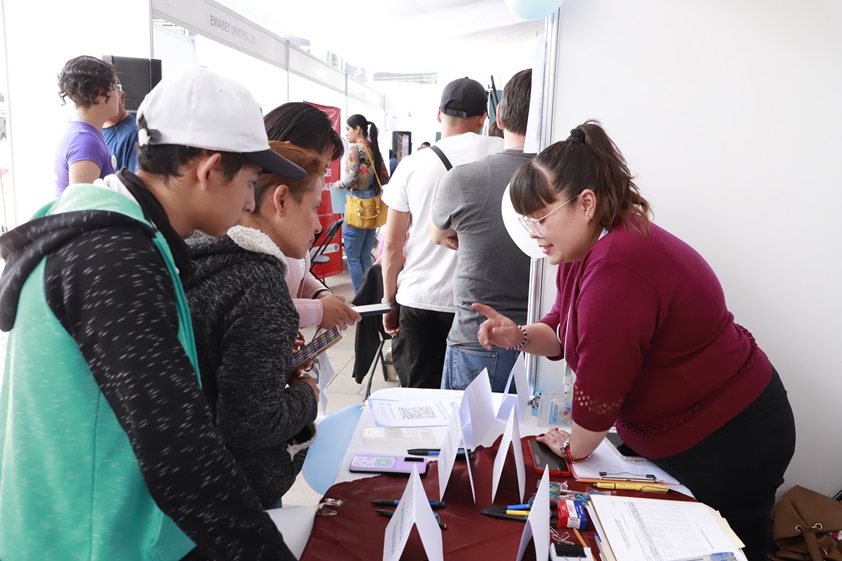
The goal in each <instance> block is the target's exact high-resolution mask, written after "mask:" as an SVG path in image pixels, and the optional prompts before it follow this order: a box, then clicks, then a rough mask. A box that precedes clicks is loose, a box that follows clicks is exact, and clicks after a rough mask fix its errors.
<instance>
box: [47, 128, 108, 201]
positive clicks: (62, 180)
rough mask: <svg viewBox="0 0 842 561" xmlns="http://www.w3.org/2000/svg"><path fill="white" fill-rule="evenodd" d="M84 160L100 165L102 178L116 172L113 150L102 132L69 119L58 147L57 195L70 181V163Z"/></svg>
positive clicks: (56, 161)
mask: <svg viewBox="0 0 842 561" xmlns="http://www.w3.org/2000/svg"><path fill="white" fill-rule="evenodd" d="M83 160H90V161H92V162H93V163H95V164H96V165H98V166H99V170H100V171H99V176H100V178H102V177H105V176H106V175H111V174H112V173H115V170H114V165H113V164H112V158H111V152H109V151H108V145H106V144H105V138H103V136H102V133H101V132H99V131H98V130H97V129H96V128H95V127H92V126H91V125H89V124H88V123H85V122H83V121H68V123H67V128H66V129H65V130H64V134H62V136H61V139H59V142H58V147H57V148H56V160H55V173H56V196H58V195H61V193H62V192H63V191H64V190H65V189H67V184H68V183H70V164H72V163H75V162H81V161H83Z"/></svg>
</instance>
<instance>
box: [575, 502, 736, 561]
mask: <svg viewBox="0 0 842 561" xmlns="http://www.w3.org/2000/svg"><path fill="white" fill-rule="evenodd" d="M588 512H589V514H590V517H591V520H592V521H593V523H594V527H595V528H596V533H597V543H598V545H599V550H600V553H601V554H602V557H603V558H604V559H605V561H678V560H682V559H692V558H698V557H702V556H706V555H714V554H725V557H728V554H730V555H733V558H734V559H736V560H738V561H746V557H745V554H743V552H742V549H741V548H742V547H743V543H742V542H741V541H740V539H739V538H738V537H737V535H736V534H735V533H734V532H733V530H731V528H730V526H728V523H727V522H726V521H725V519H724V518H722V516H720V514H719V513H718V512H716V511H715V510H713V509H712V508H710V507H709V506H707V505H706V504H703V503H691V502H683V501H666V500H662V499H642V498H636V497H618V496H613V495H592V496H591V504H590V505H589V506H588ZM720 557H721V556H720Z"/></svg>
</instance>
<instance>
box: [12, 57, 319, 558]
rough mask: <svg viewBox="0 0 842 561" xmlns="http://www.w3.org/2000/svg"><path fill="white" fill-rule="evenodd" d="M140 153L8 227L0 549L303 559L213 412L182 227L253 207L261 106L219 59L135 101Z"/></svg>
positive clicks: (286, 169)
mask: <svg viewBox="0 0 842 561" xmlns="http://www.w3.org/2000/svg"><path fill="white" fill-rule="evenodd" d="M138 120H139V123H140V131H139V145H140V157H139V169H138V172H137V175H135V174H133V173H131V172H130V171H128V170H123V171H121V172H120V174H119V175H112V176H109V177H108V178H106V181H105V183H104V184H102V185H74V186H71V187H69V188H68V189H67V190H66V191H65V192H64V194H63V195H62V196H61V197H60V198H59V199H58V200H57V201H55V202H53V203H51V204H49V205H47V206H46V207H44V208H43V209H41V210H40V211H39V212H38V213H37V215H36V217H35V218H34V219H33V220H32V221H30V222H28V223H26V224H24V225H22V226H20V227H18V228H16V229H15V230H12V231H11V232H9V233H7V234H6V235H4V236H3V237H2V238H0V256H2V258H4V259H6V267H5V270H4V271H3V276H2V279H0V329H3V330H4V331H9V332H10V333H9V338H8V345H7V356H6V365H5V367H6V370H5V376H4V378H3V382H2V386H1V387H0V419H2V420H3V421H2V422H3V430H2V431H0V559H3V560H4V561H14V560H17V559H70V558H84V559H88V560H91V561H105V560H110V559H152V558H154V559H160V560H162V561H165V560H173V561H175V560H178V559H183V558H185V557H187V558H190V559H202V558H212V559H219V560H221V559H243V560H245V559H248V560H256V559H267V560H268V559H273V560H274V559H283V560H287V559H294V557H293V555H292V553H291V552H290V551H289V549H288V548H287V546H286V545H285V543H284V540H283V538H282V536H281V534H280V533H279V532H278V530H277V529H276V528H275V526H274V524H273V523H272V522H271V520H270V519H269V517H268V516H267V515H266V514H265V513H264V512H263V511H262V510H261V508H260V503H259V502H258V500H257V497H256V496H255V495H254V493H253V492H252V490H251V489H250V488H249V486H248V483H247V482H246V479H245V478H244V476H243V475H242V473H241V471H240V470H239V468H238V467H237V465H236V463H235V462H234V459H233V458H232V456H231V454H230V453H229V452H228V451H227V450H226V448H225V446H224V444H223V442H222V439H221V438H220V437H219V435H218V433H217V432H216V430H215V429H214V425H213V422H212V419H211V414H210V410H209V408H208V406H207V402H206V401H205V398H204V396H203V395H202V390H201V388H200V387H199V382H198V374H197V371H196V351H195V344H194V341H193V333H192V327H191V322H190V314H189V311H188V307H187V301H186V299H185V297H184V291H183V288H182V285H181V280H180V278H179V275H185V274H187V273H189V270H190V260H189V252H188V250H187V247H186V244H185V243H184V241H183V239H182V238H183V237H184V236H186V235H187V234H188V233H189V232H191V231H192V230H200V231H203V232H206V233H208V234H213V235H222V234H224V233H225V232H226V231H227V230H228V228H229V227H231V226H233V225H234V224H236V223H237V221H238V220H239V219H240V218H241V217H242V215H243V212H245V211H248V210H250V209H252V208H253V206H254V193H253V185H254V182H255V181H256V179H257V176H258V174H259V173H260V171H261V169H263V170H266V171H270V172H272V173H275V174H278V175H281V176H285V177H291V178H298V177H302V176H303V175H304V172H303V170H301V168H299V167H298V166H295V165H293V164H292V163H290V162H289V161H288V160H286V159H284V158H282V157H281V156H280V155H278V154H277V153H275V152H274V151H272V150H270V149H269V145H268V140H267V138H266V132H265V130H264V127H263V120H262V118H261V113H260V108H259V106H258V105H257V102H256V101H255V100H254V98H252V96H251V95H250V94H249V93H248V91H247V90H246V89H245V88H243V87H242V86H241V85H239V84H237V83H235V82H232V81H230V80H228V79H225V78H223V77H221V76H218V75H216V74H214V73H212V72H210V71H208V70H206V69H204V68H200V67H187V68H184V69H180V70H177V71H175V72H173V73H171V74H169V75H168V76H167V77H165V78H164V80H162V81H161V83H160V84H158V86H156V87H155V89H154V90H153V91H152V92H151V93H150V94H149V95H148V96H147V97H146V99H145V100H144V102H143V104H142V105H141V106H140V109H139V111H138Z"/></svg>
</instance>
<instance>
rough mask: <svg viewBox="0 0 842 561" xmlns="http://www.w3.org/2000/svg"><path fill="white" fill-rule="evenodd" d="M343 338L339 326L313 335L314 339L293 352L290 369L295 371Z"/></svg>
mask: <svg viewBox="0 0 842 561" xmlns="http://www.w3.org/2000/svg"><path fill="white" fill-rule="evenodd" d="M341 338H342V334H341V333H340V332H339V328H338V327H332V328H330V329H328V330H327V331H324V332H323V333H321V334H319V335H317V336H316V337H313V340H312V341H310V342H309V343H307V344H306V345H304V346H303V347H301V348H300V349H297V350H295V351H294V352H293V353H292V362H291V364H290V368H289V371H290V372H295V371H296V370H298V369H299V368H301V366H302V365H303V364H304V363H306V362H307V361H309V360H313V359H314V358H316V356H318V355H319V354H321V353H322V352H324V351H326V350H327V349H329V348H330V347H332V346H333V345H335V344H336V343H337V341H339V340H340V339H341Z"/></svg>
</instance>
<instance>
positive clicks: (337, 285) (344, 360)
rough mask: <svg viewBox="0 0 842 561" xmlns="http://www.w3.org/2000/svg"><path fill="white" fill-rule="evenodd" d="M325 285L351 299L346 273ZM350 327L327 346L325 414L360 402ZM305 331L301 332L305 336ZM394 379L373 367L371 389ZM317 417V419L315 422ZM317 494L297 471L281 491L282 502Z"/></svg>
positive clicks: (314, 498)
mask: <svg viewBox="0 0 842 561" xmlns="http://www.w3.org/2000/svg"><path fill="white" fill-rule="evenodd" d="M325 282H326V284H327V285H328V287H329V288H330V289H331V290H332V291H333V293H334V294H339V295H341V296H344V297H345V299H346V301H349V302H350V300H351V298H353V295H354V288H353V286H352V285H351V277H350V276H348V274H347V273H343V274H341V275H336V276H333V277H329V278H327V279H326V280H325ZM354 332H355V330H354V328H353V327H350V328H348V329H347V330H345V331H343V332H342V339H341V340H340V341H339V342H338V343H336V344H335V345H334V346H333V347H331V348H329V349H328V350H327V355H328V358H329V359H330V364H331V366H333V369H334V370H335V371H336V377H335V378H334V379H333V381H332V382H331V383H330V384H329V385H328V387H327V395H328V407H327V414H328V415H329V414H331V413H333V412H334V411H338V410H339V409H342V408H343V407H346V406H348V405H351V404H354V403H359V404H361V403H362V402H363V397H364V396H365V389H366V384H367V383H368V379H367V378H366V379H365V380H363V383H362V384H357V382H356V381H355V380H354V377H353V371H354ZM306 335H309V334H308V333H305V336H306ZM398 385H399V384H398V382H397V381H386V380H385V379H384V377H383V373H382V372H381V369H380V367H379V366H378V367H377V369H376V370H375V371H374V380H373V382H372V385H371V391H372V392H375V391H377V390H379V389H381V388H387V387H395V386H398ZM318 420H320V419H317V422H318ZM319 499H321V495H319V494H317V493H316V492H315V491H313V490H312V489H310V487H309V486H308V485H307V483H306V482H305V481H304V478H303V477H302V476H301V475H299V476H298V479H297V480H296V482H295V484H294V485H293V486H292V488H291V489H290V490H289V491H287V493H286V494H285V495H284V498H283V501H284V506H294V505H302V506H315V505H317V504H318V502H319Z"/></svg>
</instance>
